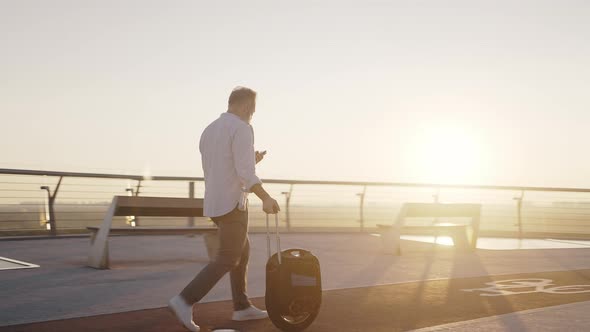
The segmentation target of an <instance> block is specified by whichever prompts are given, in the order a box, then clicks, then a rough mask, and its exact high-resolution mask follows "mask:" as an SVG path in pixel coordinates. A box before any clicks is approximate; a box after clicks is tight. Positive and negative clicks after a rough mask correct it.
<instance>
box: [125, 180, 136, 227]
mask: <svg viewBox="0 0 590 332" xmlns="http://www.w3.org/2000/svg"><path fill="white" fill-rule="evenodd" d="M125 191H126V192H127V196H135V193H134V190H133V188H127V189H125ZM125 219H126V221H127V223H128V224H129V225H131V227H136V226H137V217H136V216H126V217H125Z"/></svg>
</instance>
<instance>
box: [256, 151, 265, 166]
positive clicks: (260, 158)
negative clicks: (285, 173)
mask: <svg viewBox="0 0 590 332" xmlns="http://www.w3.org/2000/svg"><path fill="white" fill-rule="evenodd" d="M265 154H266V150H265V151H262V152H260V151H256V163H257V164H258V163H259V162H260V161H261V160H262V159H264V155H265Z"/></svg>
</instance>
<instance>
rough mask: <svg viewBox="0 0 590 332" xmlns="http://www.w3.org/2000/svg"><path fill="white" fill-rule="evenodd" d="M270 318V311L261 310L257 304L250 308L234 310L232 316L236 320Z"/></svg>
mask: <svg viewBox="0 0 590 332" xmlns="http://www.w3.org/2000/svg"><path fill="white" fill-rule="evenodd" d="M263 318H268V313H266V311H264V310H260V309H258V308H256V307H255V306H250V307H248V309H244V310H238V311H234V314H233V315H232V316H231V319H232V320H236V321H245V320H254V319H263Z"/></svg>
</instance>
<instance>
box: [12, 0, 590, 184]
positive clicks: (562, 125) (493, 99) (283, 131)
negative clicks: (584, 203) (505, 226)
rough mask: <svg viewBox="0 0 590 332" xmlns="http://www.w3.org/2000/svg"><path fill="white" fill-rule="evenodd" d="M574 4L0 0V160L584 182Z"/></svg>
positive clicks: (40, 165) (585, 87)
mask: <svg viewBox="0 0 590 332" xmlns="http://www.w3.org/2000/svg"><path fill="white" fill-rule="evenodd" d="M589 41H590V2H588V1H564V0H559V1H558V0H555V1H542V0H532V1H529V0H519V1H514V0H510V1H497V0H494V1H475V0H465V1H442V0H440V1H417V0H412V1H360V0H359V1H342V0H340V1H276V0H274V1H215V2H213V1H202V2H199V1H120V0H118V1H105V0H102V1H80V0H75V1H46V0H43V1H41V0H40V1H25V0H15V1H7V0H0V43H1V44H0V112H1V115H2V117H1V119H2V120H1V122H0V142H1V143H0V144H1V145H0V151H1V157H0V167H3V168H26V169H44V170H69V171H80V172H113V173H131V174H142V173H149V174H152V175H186V176H201V175H202V169H201V165H200V155H199V153H198V149H197V144H198V139H199V136H200V134H201V131H202V130H203V129H204V127H205V126H206V125H207V124H208V123H210V122H211V121H213V120H214V119H215V118H217V117H218V116H219V114H220V113H222V112H224V111H225V110H226V107H227V97H228V94H229V93H230V91H231V89H232V88H233V87H234V86H236V85H245V86H249V87H251V88H253V89H255V90H257V91H258V92H259V95H258V107H257V113H256V115H255V117H254V122H253V125H254V128H255V132H256V147H257V148H258V149H260V150H268V155H267V158H266V159H265V160H264V161H263V163H262V164H260V167H259V175H260V176H261V177H263V178H286V179H326V180H370V181H373V180H383V181H398V182H441V183H445V182H446V183H449V182H451V183H470V184H492V185H530V186H564V187H586V188H590V152H589V151H590V149H589V145H590V144H589V143H590V138H589V136H588V134H589V131H590V98H589V96H590V94H589V91H590V42H589Z"/></svg>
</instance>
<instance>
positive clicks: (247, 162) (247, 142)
mask: <svg viewBox="0 0 590 332" xmlns="http://www.w3.org/2000/svg"><path fill="white" fill-rule="evenodd" d="M232 153H233V157H234V165H235V168H236V173H237V174H238V177H239V178H240V181H241V183H242V185H243V186H244V188H246V190H248V191H250V189H251V188H252V186H253V185H255V184H257V183H262V181H260V179H259V178H258V176H256V156H255V152H254V130H253V129H252V127H251V126H240V127H239V128H238V130H237V131H236V133H235V135H234V139H233V141H232Z"/></svg>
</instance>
